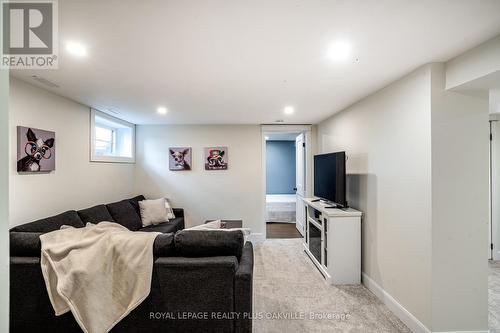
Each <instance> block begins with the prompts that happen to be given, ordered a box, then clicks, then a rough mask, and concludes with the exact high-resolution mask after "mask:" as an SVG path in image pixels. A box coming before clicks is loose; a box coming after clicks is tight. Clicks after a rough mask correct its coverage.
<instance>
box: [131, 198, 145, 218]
mask: <svg viewBox="0 0 500 333" xmlns="http://www.w3.org/2000/svg"><path fill="white" fill-rule="evenodd" d="M142 200H146V198H145V197H144V196H143V195H138V196H136V197H133V198H130V199H128V201H129V202H130V204H131V205H132V206H133V207H134V209H135V212H136V213H137V215H139V216H141V209H140V207H139V201H142Z"/></svg>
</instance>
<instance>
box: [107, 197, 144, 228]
mask: <svg viewBox="0 0 500 333" xmlns="http://www.w3.org/2000/svg"><path fill="white" fill-rule="evenodd" d="M106 207H107V208H108V210H109V212H110V214H111V216H112V217H113V220H114V221H115V222H117V223H119V224H121V225H122V226H124V227H126V228H128V229H129V230H132V231H137V230H139V229H140V228H141V227H142V222H141V218H140V217H139V215H137V213H136V211H135V209H134V207H133V206H132V204H131V203H130V201H129V200H122V201H118V202H114V203H111V204H108V205H106Z"/></svg>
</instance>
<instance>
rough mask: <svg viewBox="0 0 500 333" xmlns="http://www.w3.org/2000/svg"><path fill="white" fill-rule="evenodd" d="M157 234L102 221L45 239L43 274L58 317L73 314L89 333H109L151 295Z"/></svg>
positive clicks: (63, 230)
mask: <svg viewBox="0 0 500 333" xmlns="http://www.w3.org/2000/svg"><path fill="white" fill-rule="evenodd" d="M158 234H159V233H157V232H137V231H136V232H132V231H129V230H128V229H127V228H125V227H123V226H121V225H119V224H117V223H112V222H101V223H99V224H96V225H94V224H90V223H89V224H87V226H86V227H85V228H73V227H67V228H64V229H61V230H57V231H53V232H49V233H46V234H43V235H41V236H40V240H41V243H42V254H41V266H42V272H43V277H44V279H45V284H46V286H47V291H48V294H49V298H50V301H51V303H52V306H53V307H54V310H55V313H56V315H57V316H59V315H62V314H64V313H66V312H68V311H70V310H71V312H72V313H73V316H74V317H75V319H76V321H77V322H78V324H79V325H80V327H81V328H82V330H83V331H84V332H86V333H105V332H109V331H110V330H111V329H112V328H113V326H115V325H116V324H117V323H118V322H119V321H120V320H121V319H123V318H124V317H125V316H126V315H127V314H129V313H130V312H131V311H132V310H133V309H134V308H136V307H137V306H138V305H139V304H141V302H142V301H143V300H144V299H145V298H146V297H147V296H148V295H149V292H150V290H151V277H152V272H153V242H154V240H155V238H156V236H157V235H158Z"/></svg>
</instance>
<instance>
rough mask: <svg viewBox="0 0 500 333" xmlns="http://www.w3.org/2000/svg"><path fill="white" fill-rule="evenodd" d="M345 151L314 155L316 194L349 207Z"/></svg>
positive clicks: (338, 204) (341, 205)
mask: <svg viewBox="0 0 500 333" xmlns="http://www.w3.org/2000/svg"><path fill="white" fill-rule="evenodd" d="M345 162H346V158H345V151H341V152H338V153H330V154H321V155H315V156H314V196H316V197H318V198H320V199H323V200H325V201H328V202H331V203H334V204H336V205H337V206H340V207H347V199H346V171H345V169H346V168H345Z"/></svg>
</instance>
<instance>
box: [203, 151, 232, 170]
mask: <svg viewBox="0 0 500 333" xmlns="http://www.w3.org/2000/svg"><path fill="white" fill-rule="evenodd" d="M204 161H205V170H227V167H228V156H227V147H207V148H205V149H204Z"/></svg>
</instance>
